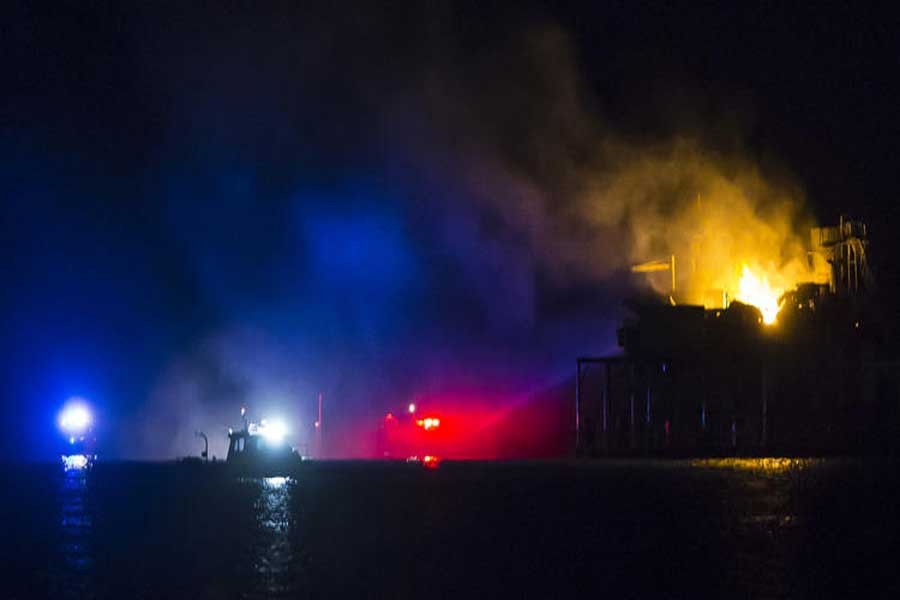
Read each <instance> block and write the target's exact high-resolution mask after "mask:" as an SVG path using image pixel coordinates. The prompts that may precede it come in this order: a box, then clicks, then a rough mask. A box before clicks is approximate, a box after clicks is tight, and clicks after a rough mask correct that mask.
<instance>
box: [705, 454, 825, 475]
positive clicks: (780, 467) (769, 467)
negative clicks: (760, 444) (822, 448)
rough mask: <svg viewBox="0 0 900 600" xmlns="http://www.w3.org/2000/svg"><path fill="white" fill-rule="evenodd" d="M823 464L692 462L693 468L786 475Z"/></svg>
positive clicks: (761, 460)
mask: <svg viewBox="0 0 900 600" xmlns="http://www.w3.org/2000/svg"><path fill="white" fill-rule="evenodd" d="M822 462H823V459H818V458H777V457H771V458H741V457H726V458H700V459H695V460H692V461H691V466H692V467H699V468H712V469H734V470H737V471H753V472H760V473H773V474H774V473H784V472H787V471H790V470H792V469H808V468H809V467H812V466H815V465H817V464H820V463H822Z"/></svg>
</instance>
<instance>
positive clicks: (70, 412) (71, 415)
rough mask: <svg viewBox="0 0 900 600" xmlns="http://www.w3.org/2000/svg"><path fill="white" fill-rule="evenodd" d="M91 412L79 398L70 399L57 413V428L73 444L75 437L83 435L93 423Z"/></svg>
mask: <svg viewBox="0 0 900 600" xmlns="http://www.w3.org/2000/svg"><path fill="white" fill-rule="evenodd" d="M93 420H94V419H93V417H92V416H91V410H90V408H88V405H87V403H86V402H85V401H84V400H83V399H81V398H70V399H69V401H68V402H66V404H65V406H63V409H62V410H61V411H60V413H59V428H60V429H61V430H62V432H63V433H65V434H66V435H67V436H68V437H69V441H70V443H74V440H75V438H76V437H77V436H82V435H84V434H85V433H86V432H87V431H88V430H89V429H90V428H91V424H92V423H93Z"/></svg>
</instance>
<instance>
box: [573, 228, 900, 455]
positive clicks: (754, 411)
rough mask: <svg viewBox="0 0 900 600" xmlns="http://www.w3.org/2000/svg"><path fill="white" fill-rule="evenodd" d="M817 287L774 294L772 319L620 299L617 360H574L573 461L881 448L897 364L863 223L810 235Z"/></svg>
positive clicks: (747, 310)
mask: <svg viewBox="0 0 900 600" xmlns="http://www.w3.org/2000/svg"><path fill="white" fill-rule="evenodd" d="M811 242H812V244H811V246H812V252H817V253H820V255H821V256H823V257H824V258H825V260H826V262H827V263H828V265H829V267H830V277H829V282H828V283H827V284H817V283H803V284H800V285H798V286H797V287H796V288H795V289H793V290H791V291H789V292H787V293H785V294H784V295H783V296H782V297H781V299H780V301H781V310H780V312H779V313H778V323H777V324H776V325H775V326H766V325H764V324H763V319H762V315H761V313H760V311H759V310H758V309H757V308H755V307H753V306H748V305H746V304H742V303H740V302H737V301H734V302H732V303H731V304H730V305H729V306H728V307H727V308H724V309H714V310H710V309H705V308H704V307H703V306H694V305H672V303H671V302H664V301H663V300H662V299H651V300H643V301H631V302H629V303H627V308H628V309H629V311H630V312H631V315H632V316H631V317H630V318H628V319H626V320H625V321H624V323H623V324H622V326H621V328H620V329H619V332H618V337H619V339H618V342H619V345H620V347H621V348H622V349H623V353H622V354H621V355H618V356H607V357H598V358H595V357H585V358H579V359H578V361H577V377H576V410H575V412H576V417H575V421H576V431H577V434H576V453H577V454H579V455H582V456H597V455H609V454H612V455H615V454H639V453H647V454H659V453H664V454H665V453H671V454H719V453H748V454H770V453H779V452H792V453H811V454H820V453H842V452H858V451H866V450H874V449H885V448H887V449H890V448H893V447H894V445H895V443H896V442H895V441H894V440H895V439H896V437H897V434H898V433H900V427H898V411H897V407H898V397H900V395H898V381H900V378H898V377H897V373H898V372H900V371H898V367H897V365H898V362H897V361H896V360H890V359H886V358H885V352H884V344H883V339H882V338H883V336H882V331H883V329H882V326H881V324H880V322H879V317H878V311H877V310H876V309H875V307H874V304H873V292H874V284H873V281H872V276H871V273H870V271H869V267H868V259H867V253H866V250H867V237H866V227H865V225H864V224H862V223H859V222H854V221H845V220H843V219H842V220H841V222H840V223H839V224H838V226H836V227H826V228H816V229H813V230H812V234H811Z"/></svg>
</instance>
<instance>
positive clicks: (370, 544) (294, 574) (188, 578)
mask: <svg viewBox="0 0 900 600" xmlns="http://www.w3.org/2000/svg"><path fill="white" fill-rule="evenodd" d="M4 473H5V475H6V477H7V481H6V482H5V484H4V494H3V497H2V500H0V511H2V512H0V517H2V525H3V528H4V531H3V532H2V539H0V563H2V569H3V570H4V572H5V573H4V576H3V578H2V588H0V597H9V598H32V597H52V598H82V597H84V598H257V597H259V598H263V597H299V598H307V597H311V598H333V597H345V598H367V597H382V598H441V597H460V598H467V597H481V598H496V597H532V598H580V597H593V598H626V597H633V598H651V597H652V598H696V597H730V598H777V597H792V598H822V597H827V598H850V597H869V598H873V597H885V598H896V597H900V585H898V582H900V576H898V574H900V562H898V559H900V531H898V523H900V516H898V511H900V502H898V501H900V477H898V465H897V464H896V463H890V462H883V461H881V462H872V461H859V460H857V461H850V460H790V459H746V460H740V459H730V460H705V461H679V462H671V461H628V462H599V463H529V464H508V463H497V464H484V463H444V464H442V465H441V467H440V468H439V469H436V470H433V471H430V470H424V469H421V468H418V467H414V466H407V465H387V464H379V463H369V464H366V463H323V464H318V465H314V466H310V467H309V468H306V469H304V470H303V471H302V472H300V473H299V474H298V475H297V476H296V477H294V478H289V479H283V478H272V479H238V478H234V477H230V476H229V475H228V474H227V473H225V472H224V471H222V470H216V469H196V468H185V467H179V466H177V465H172V464H168V465H160V464H107V465H102V464H101V465H98V466H97V468H96V469H95V470H94V471H93V472H91V473H90V475H88V476H87V478H81V477H72V476H66V475H64V474H62V473H61V472H60V470H58V469H57V468H56V466H55V465H54V466H49V465H48V466H29V467H25V466H22V467H8V468H6V470H5V471H4Z"/></svg>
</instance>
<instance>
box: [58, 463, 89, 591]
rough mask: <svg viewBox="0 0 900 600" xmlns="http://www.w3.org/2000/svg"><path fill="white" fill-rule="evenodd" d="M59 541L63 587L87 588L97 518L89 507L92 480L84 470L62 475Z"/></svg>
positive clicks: (59, 499) (71, 588) (59, 496)
mask: <svg viewBox="0 0 900 600" xmlns="http://www.w3.org/2000/svg"><path fill="white" fill-rule="evenodd" d="M58 501H59V525H60V526H59V542H58V548H59V553H60V557H61V561H62V565H61V567H62V573H63V574H64V577H63V579H64V581H63V582H61V583H62V585H63V587H64V588H66V589H69V590H73V589H83V588H84V587H85V586H86V585H87V578H88V575H89V574H90V571H91V568H92V567H93V563H94V560H93V554H92V547H91V534H92V530H93V524H94V522H93V517H92V515H91V512H90V509H89V506H88V481H87V477H86V475H85V473H84V472H78V471H69V472H66V473H64V474H62V475H61V477H60V486H59V493H58Z"/></svg>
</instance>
